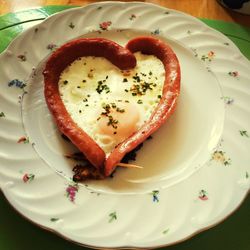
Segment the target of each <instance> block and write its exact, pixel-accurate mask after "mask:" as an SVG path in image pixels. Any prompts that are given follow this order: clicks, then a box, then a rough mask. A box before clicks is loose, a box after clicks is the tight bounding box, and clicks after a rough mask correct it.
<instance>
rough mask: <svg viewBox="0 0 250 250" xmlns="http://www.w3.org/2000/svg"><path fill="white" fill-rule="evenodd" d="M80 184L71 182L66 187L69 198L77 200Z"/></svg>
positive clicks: (72, 200)
mask: <svg viewBox="0 0 250 250" xmlns="http://www.w3.org/2000/svg"><path fill="white" fill-rule="evenodd" d="M78 189H79V187H78V185H77V184H69V185H68V187H67V188H66V196H67V197H68V198H69V200H70V201H71V202H74V201H75V197H76V193H77V192H78Z"/></svg>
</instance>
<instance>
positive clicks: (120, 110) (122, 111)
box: [116, 108, 125, 113]
mask: <svg viewBox="0 0 250 250" xmlns="http://www.w3.org/2000/svg"><path fill="white" fill-rule="evenodd" d="M116 111H117V112H120V113H124V112H125V109H120V108H117V109H116Z"/></svg>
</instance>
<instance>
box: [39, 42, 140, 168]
mask: <svg viewBox="0 0 250 250" xmlns="http://www.w3.org/2000/svg"><path fill="white" fill-rule="evenodd" d="M83 56H96V57H105V58H106V59H108V60H109V61H111V62H112V63H113V64H114V65H116V66H117V67H119V68H120V69H122V70H126V69H130V68H134V67H135V66H136V59H135V57H134V55H133V54H132V53H131V52H130V51H129V50H127V49H125V48H123V47H121V46H120V45H118V44H117V43H115V42H113V41H110V40H107V39H103V38H94V39H91V38H89V39H88V38H87V39H84V38H83V39H77V40H74V41H71V42H69V43H67V44H65V45H63V46H62V47H60V48H59V49H58V50H56V51H55V52H54V53H53V54H52V55H51V56H50V58H49V59H48V61H47V63H46V66H45V70H44V72H43V74H44V82H45V87H44V94H45V99H46V102H47V105H48V107H49V110H50V111H51V113H52V114H53V116H54V118H55V121H56V123H57V126H58V128H59V130H60V131H61V132H62V133H63V134H65V135H66V136H67V137H68V138H69V139H70V140H71V142H72V143H73V144H75V145H76V146H77V147H78V149H79V150H80V151H81V152H83V153H84V155H85V156H86V157H87V159H88V160H89V161H90V162H91V163H92V164H93V165H94V166H95V167H96V168H97V169H99V170H100V171H102V168H103V166H104V162H105V157H106V155H105V153H104V151H103V150H102V149H101V148H100V146H99V145H98V144H97V143H96V142H95V141H94V140H93V139H92V138H91V137H90V136H89V135H88V134H86V133H85V132H84V131H83V130H82V129H81V128H80V127H78V125H77V124H76V123H75V122H74V121H73V120H72V118H71V116H70V115H69V113H68V112H67V110H66V108H65V106H64V104H63V102H62V99H61V97H60V94H59V89H58V81H59V78H60V74H61V73H62V71H63V70H64V69H65V68H66V67H67V66H68V65H69V64H71V63H72V62H73V61H74V60H76V59H77V58H79V57H83Z"/></svg>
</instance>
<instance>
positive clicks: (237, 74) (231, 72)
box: [228, 71, 239, 77]
mask: <svg viewBox="0 0 250 250" xmlns="http://www.w3.org/2000/svg"><path fill="white" fill-rule="evenodd" d="M228 74H229V75H230V76H232V77H239V72H238V71H229V72H228Z"/></svg>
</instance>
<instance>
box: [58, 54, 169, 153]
mask: <svg viewBox="0 0 250 250" xmlns="http://www.w3.org/2000/svg"><path fill="white" fill-rule="evenodd" d="M135 57H136V60H137V65H136V67H135V68H134V69H131V70H129V71H122V70H120V69H119V68H118V67H116V66H115V65H113V64H112V63H111V62H109V61H108V60H107V59H105V58H103V57H93V56H87V57H81V58H78V59H77V60H75V61H74V62H73V63H71V64H70V65H69V66H68V67H67V68H66V69H65V70H64V71H63V72H62V73H61V75H60V80H59V84H58V87H59V92H60V96H61V99H62V101H63V103H64V105H65V107H66V110H67V111H68V113H69V114H70V116H71V117H72V119H73V120H74V122H75V123H76V124H77V125H78V126H79V127H80V128H81V129H83V130H84V131H85V132H86V133H87V134H88V135H89V136H90V137H91V138H92V139H94V140H95V141H96V142H97V143H98V145H99V146H100V147H101V148H102V149H103V150H104V152H105V153H106V155H109V154H110V153H111V152H112V150H113V149H114V148H115V146H116V145H118V144H119V143H121V142H122V141H124V140H125V139H126V138H128V137H129V136H131V135H132V134H133V133H134V132H136V131H137V130H138V129H139V128H140V127H141V126H142V125H143V124H144V123H145V122H147V121H148V120H149V118H150V116H151V114H152V112H153V111H154V109H155V107H156V106H157V104H158V103H159V101H160V98H161V95H162V90H163V85H164V81H165V70H164V66H163V63H162V62H161V61H160V60H159V59H158V58H157V57H155V56H153V55H144V54H142V53H140V52H137V53H135Z"/></svg>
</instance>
